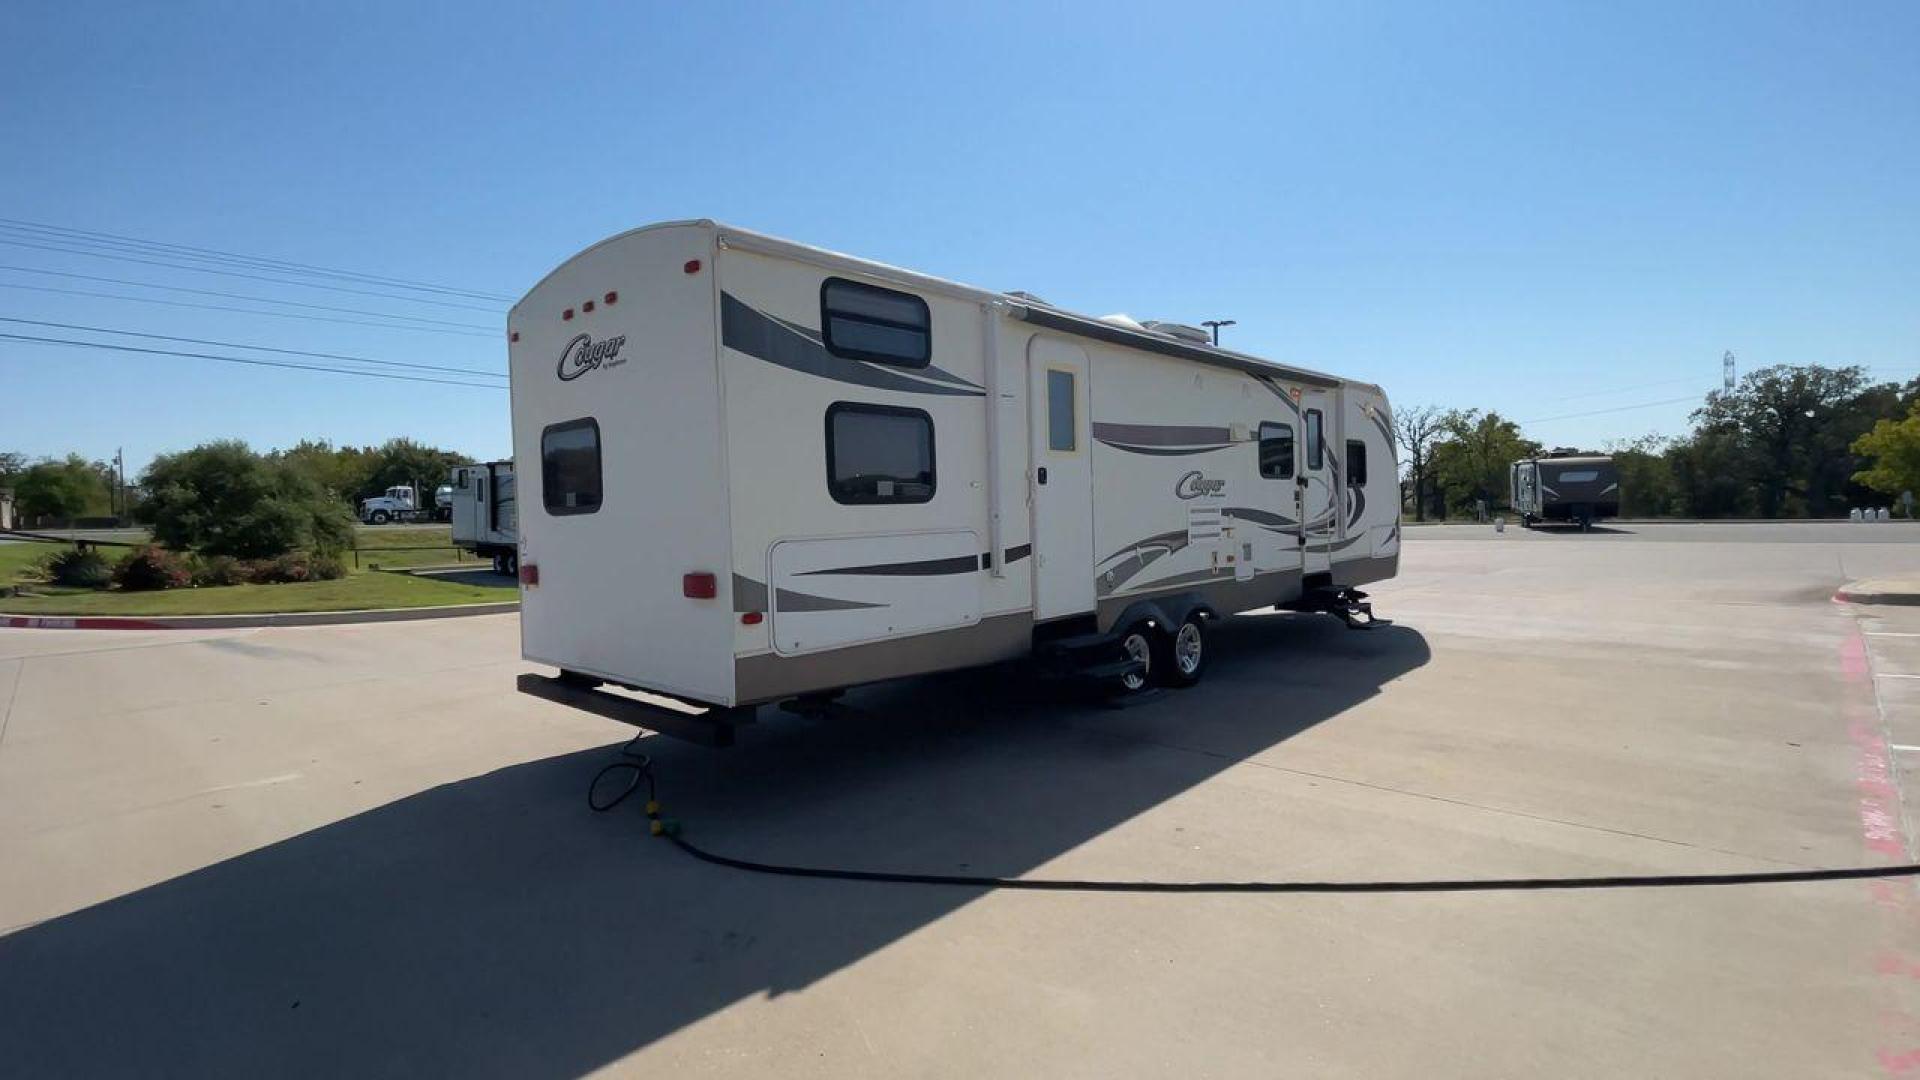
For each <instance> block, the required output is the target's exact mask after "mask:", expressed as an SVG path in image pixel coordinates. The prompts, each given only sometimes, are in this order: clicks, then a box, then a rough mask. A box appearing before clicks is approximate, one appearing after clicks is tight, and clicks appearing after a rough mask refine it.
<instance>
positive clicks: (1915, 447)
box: [1853, 395, 1920, 499]
mask: <svg viewBox="0 0 1920 1080" xmlns="http://www.w3.org/2000/svg"><path fill="white" fill-rule="evenodd" d="M1853 452H1854V453H1856V454H1859V455H1860V456H1861V457H1864V458H1869V459H1871V460H1872V464H1871V465H1869V466H1868V467H1867V468H1865V469H1862V470H1860V471H1859V472H1857V473H1854V474H1853V478H1854V479H1855V480H1857V481H1859V482H1860V483H1861V484H1863V485H1865V486H1866V487H1868V488H1871V489H1872V490H1874V491H1878V492H1881V493H1883V494H1886V495H1891V496H1893V497H1894V498H1896V499H1897V498H1899V497H1900V495H1901V494H1902V493H1904V492H1909V491H1920V395H1915V396H1914V400H1913V403H1912V404H1911V405H1910V406H1909V407H1908V409H1907V415H1906V417H1905V419H1901V420H1881V421H1879V422H1878V423H1876V424H1874V425H1873V430H1872V431H1869V432H1867V433H1866V434H1865V435H1862V436H1860V437H1859V438H1858V439H1855V440H1854V443H1853Z"/></svg>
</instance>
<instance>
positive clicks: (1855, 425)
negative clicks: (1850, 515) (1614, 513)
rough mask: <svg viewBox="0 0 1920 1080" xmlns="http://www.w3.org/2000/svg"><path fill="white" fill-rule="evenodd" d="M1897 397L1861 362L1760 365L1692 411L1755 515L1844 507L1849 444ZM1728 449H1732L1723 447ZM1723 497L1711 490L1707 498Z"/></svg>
mask: <svg viewBox="0 0 1920 1080" xmlns="http://www.w3.org/2000/svg"><path fill="white" fill-rule="evenodd" d="M1900 396H1901V394H1900V388H1899V387H1897V386H1894V385H1892V384H1882V385H1878V386H1874V385H1870V384H1869V383H1868V382H1867V373H1866V369H1865V368H1861V367H1840V368H1830V367H1823V366H1821V365H1818V364H1806V365H1788V364H1782V365H1778V366H1775V367H1768V368H1761V369H1759V370H1757V371H1751V372H1748V373H1747V374H1746V375H1745V376H1744V377H1743V378H1741V380H1740V384H1739V385H1738V386H1737V387H1735V388H1734V389H1732V390H1725V391H1723V390H1716V391H1714V392H1712V393H1710V394H1708V395H1707V400H1706V404H1705V405H1703V406H1701V407H1700V408H1699V409H1698V410H1696V411H1695V412H1694V414H1693V417H1694V421H1695V424H1696V425H1697V428H1696V438H1699V437H1702V436H1704V437H1705V438H1706V439H1707V440H1708V441H1709V442H1710V443H1712V444H1713V445H1712V447H1711V450H1712V451H1713V453H1712V455H1710V456H1713V457H1715V458H1716V460H1715V464H1716V465H1718V466H1719V467H1721V468H1725V469H1726V470H1728V472H1729V473H1730V474H1731V475H1732V476H1733V477H1734V478H1735V483H1736V484H1737V485H1738V486H1739V487H1740V488H1741V489H1742V490H1743V495H1742V497H1741V498H1740V500H1739V501H1740V502H1742V503H1744V504H1747V505H1750V506H1751V508H1752V512H1754V513H1757V514H1758V515H1759V516H1761V517H1767V518H1775V517H1802V516H1807V515H1812V516H1817V517H1825V516H1833V515H1838V514H1844V513H1845V512H1846V509H1847V506H1848V494H1849V492H1848V488H1849V484H1850V482H1851V481H1852V479H1853V476H1854V474H1855V472H1856V471H1858V469H1859V463H1858V461H1857V460H1856V459H1855V458H1854V456H1853V453H1852V449H1851V448H1852V446H1853V444H1854V442H1855V441H1856V440H1858V439H1859V438H1860V436H1862V435H1864V434H1866V432H1867V431H1868V430H1869V429H1871V428H1872V427H1873V424H1874V422H1875V421H1876V420H1880V419H1891V418H1893V417H1895V416H1897V415H1898V412H1897V411H1896V410H1898V409H1899V407H1900ZM1727 449H1731V450H1732V451H1733V453H1732V454H1731V455H1727V454H1725V453H1723V451H1725V450H1727ZM1701 463H1702V464H1704V460H1703V461H1702V462H1701ZM1699 479H1700V480H1701V481H1703V482H1704V481H1707V480H1708V479H1709V478H1707V477H1705V476H1702V477H1700V478H1699ZM1718 495H1724V492H1720V493H1716V496H1718ZM1724 501H1725V500H1724V499H1723V498H1720V497H1715V498H1713V499H1710V500H1709V502H1708V504H1706V505H1718V504H1720V503H1722V502H1724ZM1704 509H1705V505H1702V506H1696V507H1695V509H1694V512H1696V513H1699V512H1702V511H1703V510H1704Z"/></svg>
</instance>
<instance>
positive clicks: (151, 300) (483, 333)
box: [0, 271, 500, 338]
mask: <svg viewBox="0 0 1920 1080" xmlns="http://www.w3.org/2000/svg"><path fill="white" fill-rule="evenodd" d="M36 272H38V273H51V271H36ZM100 280H111V279H107V278H102V279H100ZM127 284H129V285H146V284H147V283H146V282H142V281H130V282H127ZM148 288H154V289H171V288H174V286H171V285H149V286H148ZM0 289H26V290H28V291H29V292H44V293H58V294H60V295H62V296H94V297H98V298H100V299H102V300H131V301H133V302H134V303H136V304H165V305H166V306H168V307H183V308H197V309H200V310H202V311H233V312H238V313H239V314H242V315H268V316H271V317H273V318H276V319H300V320H303V321H306V322H327V323H341V324H343V325H346V326H371V327H374V328H375V329H379V330H413V331H416V332H418V333H422V334H457V335H459V336H460V337H483V338H498V337H499V336H500V332H499V331H498V330H482V329H481V328H479V327H477V326H476V327H473V328H472V329H462V330H443V329H441V328H440V327H438V326H409V325H407V324H406V323H377V322H367V321H366V320H364V319H333V318H328V317H327V316H325V315H301V314H298V313H297V312H292V311H261V310H259V309H258V308H243V307H231V306H229V305H226V304H194V303H189V302H188V301H185V300H162V299H160V298H159V297H157V296H122V295H120V294H119V293H106V292H94V291H93V290H91V289H56V288H54V287H53V286H51V285H24V284H21V283H20V282H17V281H0ZM185 291H188V292H206V291H207V290H205V289H190V290H185ZM212 295H214V296H230V297H232V298H234V299H236V300H253V299H256V297H251V296H241V295H238V294H235V293H213V294H212ZM257 299H261V300H266V298H265V297H258V298H257ZM267 302H268V303H281V304H288V303H292V302H293V301H291V300H277V301H267ZM301 306H302V307H319V305H316V304H303V305H301ZM321 310H322V311H345V312H352V313H354V314H362V315H377V316H380V317H381V318H388V319H404V318H411V317H412V316H407V315H385V314H382V313H381V312H378V311H366V312H361V311H357V310H356V309H354V308H330V307H321ZM426 321H428V322H439V321H440V320H438V319H429V320H426ZM446 325H447V326H456V327H464V326H468V325H469V324H467V323H447V324H446Z"/></svg>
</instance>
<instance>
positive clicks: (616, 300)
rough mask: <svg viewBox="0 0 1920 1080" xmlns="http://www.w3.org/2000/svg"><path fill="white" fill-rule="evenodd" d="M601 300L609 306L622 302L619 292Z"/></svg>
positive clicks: (611, 293) (609, 294)
mask: <svg viewBox="0 0 1920 1080" xmlns="http://www.w3.org/2000/svg"><path fill="white" fill-rule="evenodd" d="M601 299H603V300H605V301H606V302H607V303H609V304H617V303H619V302H620V294H619V293H617V292H610V293H608V294H607V295H606V296H604V297H601Z"/></svg>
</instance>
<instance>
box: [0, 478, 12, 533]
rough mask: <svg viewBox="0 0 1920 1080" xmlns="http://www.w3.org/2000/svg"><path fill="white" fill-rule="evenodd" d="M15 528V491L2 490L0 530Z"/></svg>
mask: <svg viewBox="0 0 1920 1080" xmlns="http://www.w3.org/2000/svg"><path fill="white" fill-rule="evenodd" d="M11 528H13V489H12V488H0V529H11Z"/></svg>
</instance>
